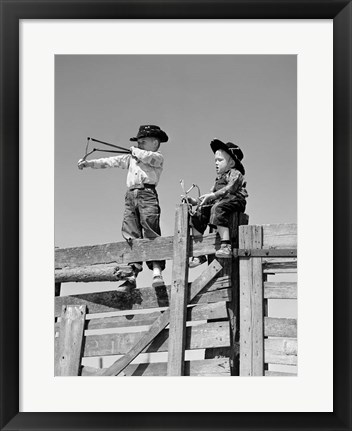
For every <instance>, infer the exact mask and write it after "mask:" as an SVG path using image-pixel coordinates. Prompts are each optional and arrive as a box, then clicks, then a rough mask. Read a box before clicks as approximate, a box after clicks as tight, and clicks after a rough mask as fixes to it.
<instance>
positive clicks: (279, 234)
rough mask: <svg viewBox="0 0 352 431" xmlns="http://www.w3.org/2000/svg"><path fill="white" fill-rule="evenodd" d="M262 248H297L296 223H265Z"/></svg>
mask: <svg viewBox="0 0 352 431" xmlns="http://www.w3.org/2000/svg"><path fill="white" fill-rule="evenodd" d="M262 227H263V248H297V224H293V223H285V224H265V225H263V226H262Z"/></svg>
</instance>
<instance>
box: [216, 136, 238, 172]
mask: <svg viewBox="0 0 352 431" xmlns="http://www.w3.org/2000/svg"><path fill="white" fill-rule="evenodd" d="M210 147H211V149H212V150H213V153H216V152H217V151H218V150H223V151H225V153H227V154H228V155H229V156H230V157H231V158H232V160H233V161H234V162H235V164H236V169H238V170H239V171H240V172H241V174H242V175H244V174H245V169H244V166H243V165H242V162H241V161H240V159H238V158H237V157H236V156H235V155H234V154H231V153H230V151H229V149H228V148H227V146H226V144H225V143H224V142H222V141H220V139H214V140H212V141H211V143H210Z"/></svg>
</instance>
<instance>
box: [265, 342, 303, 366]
mask: <svg viewBox="0 0 352 431" xmlns="http://www.w3.org/2000/svg"><path fill="white" fill-rule="evenodd" d="M264 356H265V362H266V363H270V364H282V365H297V339H292V338H285V339H278V340H275V339H266V340H265V341H264Z"/></svg>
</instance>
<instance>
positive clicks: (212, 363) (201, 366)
mask: <svg viewBox="0 0 352 431" xmlns="http://www.w3.org/2000/svg"><path fill="white" fill-rule="evenodd" d="M229 362H230V361H229V359H228V358H218V359H205V360H195V361H186V362H185V376H202V377H206V376H216V377H221V376H229V375H230V363H229ZM101 372H102V370H101V369H99V368H92V367H83V369H82V376H99V375H100V373H101ZM124 374H125V375H126V376H166V374H167V362H156V363H149V364H130V365H129V366H128V367H127V368H125V370H124Z"/></svg>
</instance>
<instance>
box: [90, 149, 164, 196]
mask: <svg viewBox="0 0 352 431" xmlns="http://www.w3.org/2000/svg"><path fill="white" fill-rule="evenodd" d="M131 151H132V154H121V155H120V156H114V157H106V158H102V159H95V160H91V162H93V164H92V166H91V167H92V168H93V169H104V168H122V169H128V173H127V180H126V184H127V187H128V188H130V187H133V186H139V185H143V184H154V185H157V184H158V183H159V179H160V175H161V173H162V171H163V164H164V157H163V155H162V154H161V153H160V151H145V150H141V149H140V148H137V147H132V148H131Z"/></svg>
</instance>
